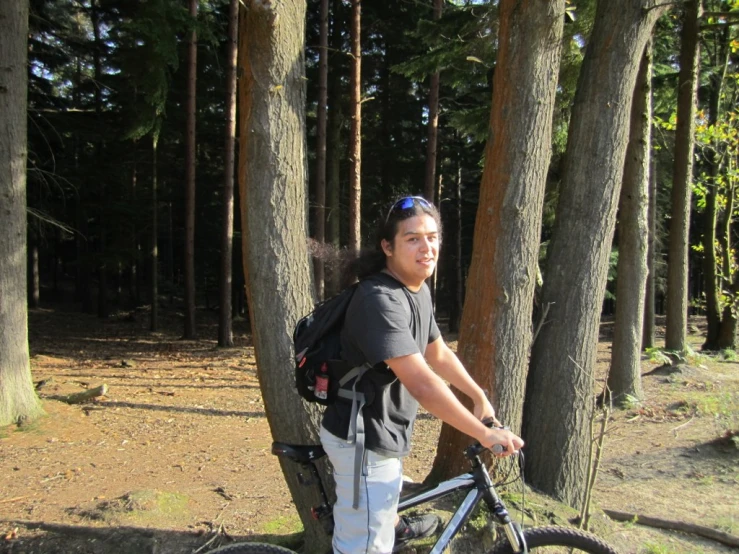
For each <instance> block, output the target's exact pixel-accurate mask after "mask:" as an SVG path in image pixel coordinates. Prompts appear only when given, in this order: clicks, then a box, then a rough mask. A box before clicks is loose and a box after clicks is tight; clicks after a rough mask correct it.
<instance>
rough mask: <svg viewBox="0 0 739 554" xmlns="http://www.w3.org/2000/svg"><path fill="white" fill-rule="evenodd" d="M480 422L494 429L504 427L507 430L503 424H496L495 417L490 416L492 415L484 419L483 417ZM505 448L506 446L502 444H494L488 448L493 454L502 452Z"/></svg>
mask: <svg viewBox="0 0 739 554" xmlns="http://www.w3.org/2000/svg"><path fill="white" fill-rule="evenodd" d="M482 424H483V425H484V426H485V427H489V428H491V429H493V428H495V429H506V430H508V427H505V426H502V425H496V420H495V418H492V417H486V418H485V419H483V420H482ZM506 450H507V449H506V447H505V446H503V445H502V444H494V445H493V447H492V448H491V449H490V451H491V452H492V453H493V454H502V453H503V452H505V451H506Z"/></svg>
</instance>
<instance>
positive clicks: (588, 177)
mask: <svg viewBox="0 0 739 554" xmlns="http://www.w3.org/2000/svg"><path fill="white" fill-rule="evenodd" d="M647 8H651V9H647ZM665 9H666V8H664V7H662V8H657V7H655V6H654V4H653V3H652V2H651V0H650V1H641V0H629V1H627V2H618V3H616V2H608V1H601V2H598V5H597V10H596V15H595V23H594V27H593V31H592V33H591V35H590V38H589V42H588V46H587V50H586V52H585V57H584V59H583V64H582V69H581V70H580V78H579V81H578V86H577V92H576V95H575V103H574V107H573V111H572V116H571V121H570V128H569V133H568V144H567V155H566V157H565V163H564V174H563V178H562V184H561V186H560V198H559V204H558V206H557V214H556V223H555V228H554V231H553V236H552V240H551V241H550V243H549V247H548V249H547V264H546V270H545V272H544V286H543V289H542V305H543V306H548V307H549V312H548V322H547V323H546V324H545V325H544V326H543V327H542V328H541V330H540V332H539V335H538V337H537V340H536V342H535V343H534V347H533V350H532V353H531V365H530V372H529V376H528V380H527V389H526V413H525V421H524V438H525V439H526V440H527V445H528V446H527V450H528V456H527V460H526V462H527V463H526V466H527V471H526V473H527V476H528V477H529V479H530V483H531V484H532V485H533V486H535V487H537V488H539V489H541V490H542V491H543V492H545V493H547V494H550V495H552V496H554V497H556V498H558V499H560V500H563V501H565V502H568V503H570V504H571V505H573V506H574V505H576V504H577V503H578V502H579V501H580V499H582V498H583V490H584V489H583V487H584V486H585V485H586V483H587V482H588V478H587V476H588V475H589V471H590V468H589V467H588V461H589V453H590V449H591V437H590V421H591V417H592V412H593V407H594V385H595V383H594V376H593V373H594V369H595V355H596V348H597V344H598V331H599V324H600V312H601V307H602V304H603V296H604V294H605V288H606V277H607V271H608V260H609V257H610V256H609V255H610V251H611V242H612V240H613V231H614V227H615V222H616V207H617V203H618V198H619V193H620V190H621V182H622V179H623V170H624V160H625V155H626V147H627V144H628V140H629V120H630V114H631V104H632V99H633V96H634V86H635V83H636V76H637V73H638V68H639V61H640V59H641V57H642V55H643V54H644V47H645V45H646V43H647V41H648V40H649V37H650V35H651V32H652V28H653V26H654V23H655V21H656V20H657V18H658V17H659V15H660V14H661V13H662V12H663V11H664V10H665ZM513 250H514V251H515V250H516V249H515V248H513Z"/></svg>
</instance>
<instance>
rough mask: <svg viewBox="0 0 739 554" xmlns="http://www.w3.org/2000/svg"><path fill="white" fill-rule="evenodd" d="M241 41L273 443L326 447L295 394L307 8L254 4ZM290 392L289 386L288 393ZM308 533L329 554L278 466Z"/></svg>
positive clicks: (303, 496) (307, 275)
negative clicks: (293, 340) (294, 335)
mask: <svg viewBox="0 0 739 554" xmlns="http://www.w3.org/2000/svg"><path fill="white" fill-rule="evenodd" d="M246 8H247V9H246V12H245V13H246V16H245V17H244V18H242V22H241V29H240V32H239V36H240V44H239V66H240V68H241V69H242V75H243V77H242V79H241V86H240V87H239V133H240V140H239V171H238V175H239V202H240V209H241V221H242V228H243V230H244V234H243V242H242V248H243V253H244V273H245V277H246V283H247V294H248V304H249V315H250V320H251V324H252V331H253V338H254V347H255V352H256V358H257V368H258V370H257V375H258V377H259V383H260V387H261V390H262V395H263V398H264V406H265V412H266V414H267V420H268V422H269V425H270V429H271V432H272V437H273V438H274V440H277V441H285V442H292V443H299V444H310V443H311V442H314V441H317V440H318V425H319V420H320V414H319V411H318V410H316V409H315V408H313V407H312V406H311V407H308V405H307V404H304V403H303V402H302V401H301V400H300V397H299V396H298V395H297V394H296V390H295V388H294V387H293V386H289V384H290V383H292V382H293V380H294V375H293V366H292V364H291V363H290V362H289V360H291V359H292V355H293V352H292V343H291V340H290V337H291V336H292V330H293V326H294V324H295V322H296V321H297V320H298V318H299V317H301V316H302V315H304V314H305V313H307V312H308V311H309V310H310V308H311V306H312V304H313V303H312V296H313V294H312V293H313V283H312V271H311V264H310V258H309V256H308V252H307V247H306V241H307V237H308V226H307V215H306V214H307V209H308V202H307V182H306V175H307V160H306V153H305V64H304V59H303V56H304V53H303V52H304V50H303V44H304V34H305V10H306V5H305V0H287V1H285V2H280V3H276V4H268V3H263V2H260V1H256V0H252V1H249V2H247V6H246ZM286 384H287V386H286ZM280 463H281V465H282V470H283V474H284V476H285V479H286V481H287V484H288V487H289V489H290V493H291V494H292V497H293V500H294V501H295V505H296V508H297V510H298V513H299V514H300V517H301V520H302V522H303V525H304V527H305V533H306V534H305V540H306V543H307V544H310V545H311V546H312V547H315V548H316V551H321V550H327V549H328V548H329V540H330V539H329V538H328V537H327V536H326V534H325V533H324V532H323V530H322V529H321V528H320V524H319V523H318V522H317V521H316V520H314V519H313V518H312V517H311V515H310V507H311V505H312V502H313V500H314V498H313V494H312V491H311V490H309V488H306V487H302V486H301V485H300V483H299V482H298V478H297V476H296V473H297V471H298V469H299V468H297V467H295V465H294V464H292V463H291V462H289V461H285V460H282V459H281V460H280Z"/></svg>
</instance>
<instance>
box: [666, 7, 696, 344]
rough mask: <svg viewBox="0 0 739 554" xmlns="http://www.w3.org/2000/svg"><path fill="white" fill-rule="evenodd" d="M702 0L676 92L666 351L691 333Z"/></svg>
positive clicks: (691, 12)
mask: <svg viewBox="0 0 739 554" xmlns="http://www.w3.org/2000/svg"><path fill="white" fill-rule="evenodd" d="M701 4H702V1H701V0H689V1H687V2H685V8H684V9H685V14H684V16H683V29H682V32H681V35H680V72H679V74H678V84H677V86H678V89H677V128H676V129H675V162H674V163H675V165H674V168H673V171H674V173H673V181H672V217H671V219H670V242H669V252H668V257H667V318H666V326H665V348H667V350H673V351H675V352H684V351H685V349H686V348H687V342H686V341H687V332H688V249H689V236H688V234H689V227H690V197H691V187H692V184H693V147H694V144H695V111H696V92H697V87H698V72H699V62H700V55H699V53H700V41H699V38H698V33H699V29H700V14H701V11H702V5H701Z"/></svg>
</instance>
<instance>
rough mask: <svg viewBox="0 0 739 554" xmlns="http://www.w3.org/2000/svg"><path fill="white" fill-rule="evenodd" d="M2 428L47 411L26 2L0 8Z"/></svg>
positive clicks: (22, 1) (0, 6) (2, 3)
mask: <svg viewBox="0 0 739 554" xmlns="http://www.w3.org/2000/svg"><path fill="white" fill-rule="evenodd" d="M0 21H2V22H3V26H4V32H2V33H0V67H1V68H2V71H0V113H2V114H3V116H2V117H0V213H2V220H3V232H2V233H0V260H2V261H3V262H2V264H1V265H0V329H2V333H0V427H3V426H6V425H10V424H11V423H18V424H19V423H23V422H28V421H31V420H34V419H36V418H37V417H39V416H40V415H41V414H43V410H42V408H41V404H40V403H39V400H38V397H37V396H36V392H35V390H34V388H33V382H32V380H31V365H30V361H29V357H28V307H27V303H26V302H27V297H26V294H27V282H26V263H27V260H26V225H27V222H26V157H27V153H28V150H27V146H26V139H27V137H26V129H27V127H26V94H27V82H28V68H27V66H26V63H27V57H28V44H27V42H28V1H27V0H19V1H17V2H1V3H0Z"/></svg>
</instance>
